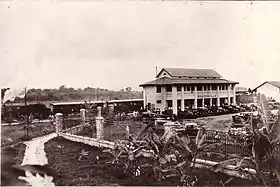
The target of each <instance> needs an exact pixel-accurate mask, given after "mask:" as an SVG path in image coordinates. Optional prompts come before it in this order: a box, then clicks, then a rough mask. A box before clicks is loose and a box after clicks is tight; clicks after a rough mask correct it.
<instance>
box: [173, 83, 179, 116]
mask: <svg viewBox="0 0 280 187" xmlns="http://www.w3.org/2000/svg"><path fill="white" fill-rule="evenodd" d="M172 109H173V114H176V115H177V112H178V110H177V87H176V86H174V85H173V86H172Z"/></svg>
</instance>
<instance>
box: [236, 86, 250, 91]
mask: <svg viewBox="0 0 280 187" xmlns="http://www.w3.org/2000/svg"><path fill="white" fill-rule="evenodd" d="M235 90H236V92H247V91H248V88H245V87H239V86H237V87H236V88H235Z"/></svg>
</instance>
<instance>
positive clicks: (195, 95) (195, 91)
mask: <svg viewBox="0 0 280 187" xmlns="http://www.w3.org/2000/svg"><path fill="white" fill-rule="evenodd" d="M194 108H195V109H197V86H196V85H195V86H194Z"/></svg>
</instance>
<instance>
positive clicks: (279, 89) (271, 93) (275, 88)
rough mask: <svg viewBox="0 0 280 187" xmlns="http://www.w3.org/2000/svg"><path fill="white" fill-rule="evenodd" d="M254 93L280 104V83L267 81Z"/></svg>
mask: <svg viewBox="0 0 280 187" xmlns="http://www.w3.org/2000/svg"><path fill="white" fill-rule="evenodd" d="M252 91H254V92H257V93H261V94H264V95H265V96H266V97H267V98H273V99H275V100H276V101H278V102H280V81H266V82H264V83H262V84H261V85H259V86H257V87H256V88H255V89H253V90H252Z"/></svg>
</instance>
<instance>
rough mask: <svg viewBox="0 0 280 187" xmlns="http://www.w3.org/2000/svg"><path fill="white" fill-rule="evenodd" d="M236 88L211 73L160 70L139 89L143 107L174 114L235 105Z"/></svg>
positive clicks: (216, 74)
mask: <svg viewBox="0 0 280 187" xmlns="http://www.w3.org/2000/svg"><path fill="white" fill-rule="evenodd" d="M236 84H238V82H236V81H229V80H226V79H222V77H221V75H219V74H218V73H217V72H216V71H214V70H212V69H180V68H163V69H162V70H161V71H160V72H159V73H158V75H157V76H156V80H153V81H150V82H147V83H144V84H141V85H140V86H142V87H143V91H144V93H143V97H144V98H143V99H144V106H145V107H146V106H148V108H151V109H153V108H154V109H160V111H163V110H165V109H172V110H173V113H174V114H177V112H178V110H181V111H184V110H185V109H186V108H195V109H196V108H198V107H204V106H220V105H221V104H224V103H227V104H236V93H235V86H236Z"/></svg>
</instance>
